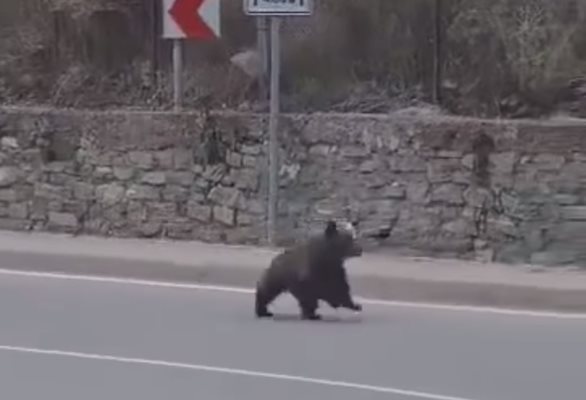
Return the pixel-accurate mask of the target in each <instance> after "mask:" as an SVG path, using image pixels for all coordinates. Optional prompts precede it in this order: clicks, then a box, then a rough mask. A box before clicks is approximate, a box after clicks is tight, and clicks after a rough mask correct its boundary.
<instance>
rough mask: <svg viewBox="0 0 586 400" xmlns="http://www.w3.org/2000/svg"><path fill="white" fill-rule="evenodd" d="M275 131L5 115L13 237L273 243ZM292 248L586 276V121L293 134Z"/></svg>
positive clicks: (328, 121)
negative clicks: (564, 267) (579, 269)
mask: <svg viewBox="0 0 586 400" xmlns="http://www.w3.org/2000/svg"><path fill="white" fill-rule="evenodd" d="M265 126H266V119H265V118H263V117H259V116H255V115H244V114H235V113H219V114H214V115H213V116H207V117H206V116H204V115H200V114H198V113H182V114H174V113H149V112H130V111H129V112H123V111H120V112H103V113H102V112H83V111H66V110H59V111H55V110H45V109H21V108H0V137H1V145H2V149H1V151H0V229H18V230H50V231H61V232H72V233H87V234H100V235H114V236H135V237H170V238H177V239H199V240H206V241H214V242H217V241H222V242H228V243H262V242H263V240H264V239H263V238H264V237H265V214H266V213H265V209H266V204H265V200H264V199H265V197H266V184H265V181H266V176H267V166H266V157H265V145H266V143H265V142H264V139H265V137H264V135H263V131H264V128H265ZM281 142H282V146H281V161H282V168H281V171H280V186H281V192H280V195H281V201H280V204H279V223H278V228H279V238H280V242H281V243H283V244H285V243H289V242H291V241H293V240H296V239H299V238H301V237H304V236H305V235H306V234H307V233H308V232H310V231H315V230H316V229H319V228H320V227H321V223H322V222H321V221H323V220H324V219H326V218H329V217H332V216H333V217H335V218H342V217H344V218H352V219H354V220H356V221H358V222H359V223H360V231H361V234H362V236H363V237H364V238H368V242H369V243H370V244H372V245H373V246H382V247H392V248H394V249H407V250H410V251H412V252H415V253H417V254H437V255H439V254H441V255H450V256H458V257H470V258H477V259H481V260H486V261H490V260H497V261H504V262H534V263H537V264H551V265H559V264H566V263H576V264H582V265H586V246H585V245H586V122H584V121H576V120H574V121H567V120H566V121H561V120H560V121H548V122H536V121H485V120H474V119H463V118H451V117H442V116H437V115H431V114H421V113H414V112H410V111H404V112H401V113H395V114H392V115H388V116H372V115H369V116H368V115H335V114H313V115H302V116H300V115H292V116H291V115H289V116H285V117H283V119H282V121H281Z"/></svg>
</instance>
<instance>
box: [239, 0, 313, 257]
mask: <svg viewBox="0 0 586 400" xmlns="http://www.w3.org/2000/svg"><path fill="white" fill-rule="evenodd" d="M243 1H244V12H245V13H246V14H247V15H251V16H256V17H269V18H270V25H271V46H270V50H271V65H270V69H271V80H270V110H269V132H268V139H269V140H268V147H269V149H268V155H269V157H268V158H269V174H268V187H269V193H268V207H267V209H268V210H267V239H268V242H269V245H271V246H274V245H275V244H276V234H277V227H276V226H277V216H278V204H279V197H278V190H279V169H280V166H279V159H278V158H279V141H278V128H279V125H278V124H279V112H280V74H281V36H280V30H281V17H284V16H302V15H305V16H307V15H311V13H312V11H313V2H312V1H310V0H289V1H286V2H285V1H282V2H275V1H274V0H243ZM261 46H262V44H261Z"/></svg>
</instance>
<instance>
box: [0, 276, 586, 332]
mask: <svg viewBox="0 0 586 400" xmlns="http://www.w3.org/2000/svg"><path fill="white" fill-rule="evenodd" d="M0 275H8V276H20V277H28V278H45V279H58V280H73V281H85V282H99V283H114V284H122V285H137V286H150V287H159V288H171V289H188V290H207V291H218V292H226V293H237V294H247V295H251V294H254V289H251V288H242V287H233V286H221V285H204V284H196V283H178V282H165V281H156V280H146V279H134V278H116V277H106V276H95V275H75V274H66V273H57V272H36V271H23V270H18V271H17V270H9V269H0ZM356 299H357V300H358V301H360V302H362V303H364V304H370V305H376V306H383V307H396V308H413V309H423V310H440V311H459V312H471V313H484V314H496V315H506V316H520V317H536V318H556V319H570V320H586V314H585V313H571V312H567V313H566V312H553V311H535V310H522V309H507V308H495V307H480V306H465V305H452V304H437V303H423V302H421V303H420V302H407V301H391V300H379V299H369V298H361V297H358V296H357V297H356Z"/></svg>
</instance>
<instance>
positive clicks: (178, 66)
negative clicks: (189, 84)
mask: <svg viewBox="0 0 586 400" xmlns="http://www.w3.org/2000/svg"><path fill="white" fill-rule="evenodd" d="M182 94H183V43H182V42H181V39H173V107H174V109H175V111H179V110H181V108H182V107H183V96H182Z"/></svg>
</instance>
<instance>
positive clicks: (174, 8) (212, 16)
mask: <svg viewBox="0 0 586 400" xmlns="http://www.w3.org/2000/svg"><path fill="white" fill-rule="evenodd" d="M162 1H163V37H164V38H166V39H173V104H174V108H175V111H179V110H180V109H181V107H182V105H183V79H182V78H183V76H182V75H183V41H182V39H200V40H212V39H215V38H217V37H219V36H220V0H162Z"/></svg>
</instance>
